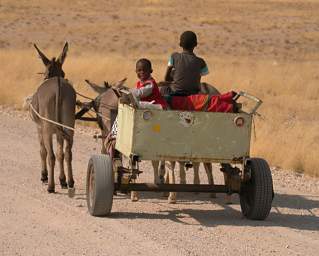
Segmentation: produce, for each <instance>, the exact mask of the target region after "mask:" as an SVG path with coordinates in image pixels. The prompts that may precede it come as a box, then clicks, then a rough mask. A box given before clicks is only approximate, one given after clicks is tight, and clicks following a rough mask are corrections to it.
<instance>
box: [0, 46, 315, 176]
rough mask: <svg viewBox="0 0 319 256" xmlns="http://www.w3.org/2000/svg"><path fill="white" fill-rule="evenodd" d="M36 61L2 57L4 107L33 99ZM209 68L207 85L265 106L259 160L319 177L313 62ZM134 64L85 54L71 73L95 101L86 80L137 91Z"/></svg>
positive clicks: (72, 62) (159, 64)
mask: <svg viewBox="0 0 319 256" xmlns="http://www.w3.org/2000/svg"><path fill="white" fill-rule="evenodd" d="M49 52H54V51H49ZM30 56H35V53H34V52H33V51H30V50H28V51H20V52H18V53H17V51H6V52H3V51H0V58H1V59H2V61H4V62H7V63H10V64H8V65H6V66H4V67H3V68H2V69H1V70H0V76H1V77H2V78H4V79H2V83H1V85H0V103H2V104H10V105H15V106H16V107H20V105H21V102H22V99H23V97H25V96H26V95H28V94H30V93H32V92H33V91H34V90H35V89H36V87H37V85H38V84H39V83H40V82H41V76H40V75H36V74H35V73H36V72H38V71H42V66H41V65H42V64H41V63H40V60H39V59H37V58H36V57H31V58H30ZM151 59H152V61H153V65H154V77H155V78H156V79H157V80H161V78H162V77H163V75H164V70H165V63H166V59H165V58H160V57H159V56H152V57H151ZM9 60H10V61H9ZM207 62H208V63H209V65H210V67H211V70H212V72H211V74H210V75H209V76H208V77H205V79H204V80H205V81H207V82H209V83H212V84H214V85H216V86H217V87H218V88H220V89H221V90H222V91H228V90H231V89H234V90H245V91H248V92H250V93H252V94H254V95H256V96H258V97H260V98H261V99H263V101H264V104H263V106H262V107H261V109H260V113H261V115H262V118H259V117H256V118H255V122H256V138H255V139H253V155H256V156H257V155H258V156H262V157H264V158H266V159H267V160H269V161H270V163H271V164H272V165H277V166H282V167H284V168H289V169H293V170H296V171H302V172H307V173H309V174H312V175H318V172H319V170H318V166H319V158H318V157H317V156H318V152H319V117H318V115H317V112H318V110H319V102H318V98H319V89H318V86H317V85H318V82H319V81H318V79H319V77H318V75H317V70H318V69H319V64H318V63H315V62H310V61H309V62H300V63H285V62H270V61H260V62H251V61H249V60H247V59H242V60H238V61H236V62H231V60H226V59H216V58H207ZM21 63H23V65H21ZM134 63H135V60H133V59H129V58H123V57H120V56H109V57H102V58H101V57H99V56H98V55H96V54H84V55H81V56H78V57H69V60H68V61H67V62H66V64H65V71H66V73H67V74H68V78H69V79H70V80H71V81H72V82H73V83H74V86H75V88H76V89H77V90H78V91H79V92H82V93H84V94H88V95H91V96H93V95H94V94H93V93H92V92H91V91H90V90H89V89H88V87H87V86H86V85H85V83H84V79H86V78H88V79H91V80H92V81H96V82H98V83H100V82H102V81H103V80H107V81H111V82H112V81H113V82H114V81H117V80H119V79H121V78H122V77H128V84H129V85H133V84H134V82H135V80H136V78H135V73H134ZM301 71H302V72H301ZM30 74H31V75H30Z"/></svg>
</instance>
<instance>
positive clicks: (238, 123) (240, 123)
mask: <svg viewBox="0 0 319 256" xmlns="http://www.w3.org/2000/svg"><path fill="white" fill-rule="evenodd" d="M234 123H235V124H236V126H238V127H242V126H243V125H244V124H245V119H244V118H243V117H241V116H237V117H236V118H235V120H234Z"/></svg>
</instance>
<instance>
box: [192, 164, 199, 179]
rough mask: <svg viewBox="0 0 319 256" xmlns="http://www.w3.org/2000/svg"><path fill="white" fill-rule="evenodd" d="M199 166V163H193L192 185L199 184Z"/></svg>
mask: <svg viewBox="0 0 319 256" xmlns="http://www.w3.org/2000/svg"><path fill="white" fill-rule="evenodd" d="M199 164H200V163H196V162H194V163H193V168H194V184H200V180H199Z"/></svg>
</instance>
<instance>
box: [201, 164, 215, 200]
mask: <svg viewBox="0 0 319 256" xmlns="http://www.w3.org/2000/svg"><path fill="white" fill-rule="evenodd" d="M203 164H204V168H205V171H206V174H207V179H208V184H210V185H214V176H213V166H212V164H211V163H203ZM210 197H211V198H216V193H211V194H210Z"/></svg>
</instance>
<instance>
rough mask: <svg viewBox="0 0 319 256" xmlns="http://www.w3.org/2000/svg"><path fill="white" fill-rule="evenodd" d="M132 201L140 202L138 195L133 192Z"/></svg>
mask: <svg viewBox="0 0 319 256" xmlns="http://www.w3.org/2000/svg"><path fill="white" fill-rule="evenodd" d="M131 201H132V202H137V201H138V194H137V193H136V192H133V191H132V192H131Z"/></svg>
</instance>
